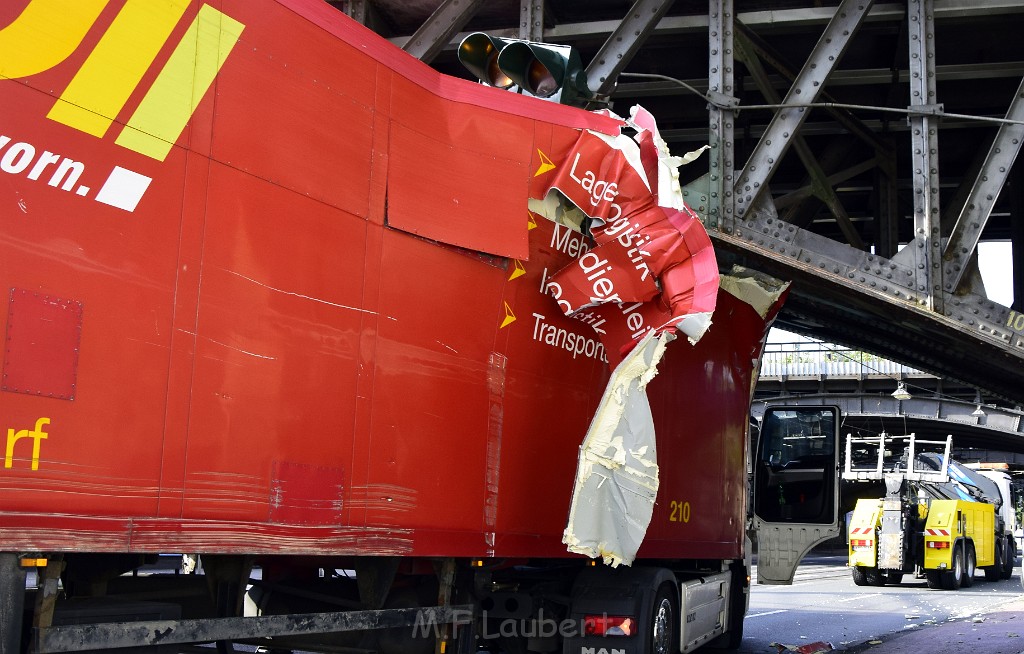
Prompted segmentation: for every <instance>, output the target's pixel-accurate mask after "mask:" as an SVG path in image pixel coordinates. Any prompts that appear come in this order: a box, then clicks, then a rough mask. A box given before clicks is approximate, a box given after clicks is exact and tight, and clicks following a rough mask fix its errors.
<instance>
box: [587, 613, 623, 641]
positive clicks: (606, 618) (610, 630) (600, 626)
mask: <svg viewBox="0 0 1024 654" xmlns="http://www.w3.org/2000/svg"><path fill="white" fill-rule="evenodd" d="M635 633H636V620H634V619H633V618H631V617H628V616H625V615H588V616H586V617H584V618H583V635H584V636H632V635H633V634H635Z"/></svg>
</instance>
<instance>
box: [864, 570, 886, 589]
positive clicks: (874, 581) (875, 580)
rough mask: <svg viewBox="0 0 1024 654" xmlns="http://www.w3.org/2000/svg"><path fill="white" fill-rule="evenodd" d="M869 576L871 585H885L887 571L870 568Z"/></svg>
mask: <svg viewBox="0 0 1024 654" xmlns="http://www.w3.org/2000/svg"><path fill="white" fill-rule="evenodd" d="M866 575H867V578H868V585H869V586H884V585H885V573H882V572H879V571H878V568H868V569H867V573H866Z"/></svg>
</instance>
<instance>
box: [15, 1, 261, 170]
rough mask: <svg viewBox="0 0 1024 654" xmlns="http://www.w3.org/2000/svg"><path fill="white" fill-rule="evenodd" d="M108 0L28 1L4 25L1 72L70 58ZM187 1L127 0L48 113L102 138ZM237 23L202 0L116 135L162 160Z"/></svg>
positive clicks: (28, 70)
mask: <svg viewBox="0 0 1024 654" xmlns="http://www.w3.org/2000/svg"><path fill="white" fill-rule="evenodd" d="M107 3H108V0H74V1H72V2H69V1H67V0H31V1H30V2H29V3H28V6H26V7H25V10H24V11H23V12H22V13H21V15H20V16H18V18H16V19H15V20H14V22H13V23H11V24H10V25H8V26H7V27H5V28H3V29H2V30H0V79H2V78H9V79H16V78H21V77H28V76H30V75H35V74H36V73H41V72H43V71H45V70H49V69H51V68H53V67H54V66H56V65H58V64H60V63H61V62H63V61H64V60H65V59H67V58H68V57H69V56H70V55H71V54H72V53H73V52H74V51H75V50H77V49H78V47H79V46H80V45H81V43H82V40H83V39H84V38H85V36H86V34H87V33H88V32H89V30H90V29H91V28H92V26H93V25H94V24H95V22H96V20H97V19H98V18H99V15H100V13H101V12H102V11H103V9H104V8H105V7H106V5H107ZM189 4H190V2H189V0H166V1H165V2H152V1H150V0H126V2H125V4H124V6H123V7H122V8H121V10H120V11H119V12H118V13H117V16H115V17H114V19H113V21H112V22H111V24H110V26H109V27H108V28H107V30H106V32H104V33H103V35H102V36H101V37H100V39H99V41H98V42H97V43H96V46H95V47H94V48H93V50H92V52H90V53H89V56H88V58H87V59H86V60H85V62H84V63H83V64H82V67H81V68H79V69H78V72H77V73H76V74H75V76H74V77H73V78H72V80H71V82H70V83H69V84H68V86H67V88H65V89H64V92H63V93H62V94H61V96H60V98H58V99H57V101H56V103H55V104H54V105H53V107H52V108H51V109H50V112H49V113H48V114H47V118H49V119H51V120H55V121H57V122H59V123H62V124H64V125H67V126H68V127H72V128H74V129H77V130H79V131H82V132H85V133H87V134H92V135H93V136H96V137H98V138H103V137H104V135H105V134H106V133H107V130H108V129H109V128H110V126H111V124H112V123H113V122H114V119H115V118H116V117H117V115H118V113H120V111H121V110H122V109H123V108H124V106H125V103H127V101H128V98H129V97H130V96H131V94H132V93H133V92H134V91H135V89H136V88H137V87H138V85H139V83H140V82H141V80H142V77H143V75H145V73H146V72H147V71H148V70H149V68H150V67H151V66H152V64H153V61H154V60H155V59H156V57H157V54H158V53H159V52H160V50H161V49H162V48H163V46H164V44H165V43H166V42H167V39H168V38H169V37H170V34H171V32H172V31H173V30H174V28H175V26H176V25H177V24H178V22H179V21H180V20H181V17H182V16H183V15H184V13H185V10H186V9H187V8H188V6H189ZM244 28H245V26H244V25H242V24H241V23H240V22H238V21H236V20H235V19H233V18H231V17H230V16H227V15H225V14H223V13H221V12H219V11H217V10H216V9H214V8H212V7H210V6H209V5H203V6H202V7H201V8H200V9H199V12H198V13H197V14H196V16H195V18H194V19H193V21H192V24H191V25H190V26H189V28H188V30H187V31H186V32H185V35H184V36H182V38H181V40H180V41H179V42H178V44H177V45H176V46H175V48H174V51H173V52H172V53H171V55H170V57H169V58H168V59H167V62H166V63H165V64H164V66H163V68H162V69H161V70H160V72H159V73H158V75H157V77H156V81H154V82H153V85H152V86H151V87H150V88H149V90H148V91H147V92H146V94H145V96H144V97H143V98H142V101H141V102H140V103H139V106H138V107H136V109H135V112H134V113H133V114H132V116H131V117H130V118H129V119H128V122H127V124H126V125H125V126H124V128H123V129H122V130H121V132H120V134H118V136H117V138H116V139H115V142H116V143H117V144H118V145H120V146H122V147H125V148H128V149H129V150H133V151H135V152H138V153H140V154H144V155H146V156H148V157H152V158H153V159H156V160H158V161H163V160H164V159H165V158H166V157H167V154H168V153H169V152H170V150H171V147H172V146H173V145H174V142H175V141H177V140H178V137H179V136H181V133H182V131H184V129H185V125H186V124H187V123H188V121H189V120H190V119H191V117H192V114H193V112H194V111H195V109H196V107H197V106H198V104H199V101H200V100H201V99H202V98H203V96H204V95H205V94H206V92H207V91H208V90H209V88H210V86H211V85H212V84H213V80H214V78H216V76H217V73H218V72H220V69H221V67H222V66H223V65H224V61H225V60H226V59H227V57H228V55H229V54H230V53H231V50H232V48H233V47H234V46H235V44H236V43H237V42H238V38H239V36H241V34H242V30H243V29H244Z"/></svg>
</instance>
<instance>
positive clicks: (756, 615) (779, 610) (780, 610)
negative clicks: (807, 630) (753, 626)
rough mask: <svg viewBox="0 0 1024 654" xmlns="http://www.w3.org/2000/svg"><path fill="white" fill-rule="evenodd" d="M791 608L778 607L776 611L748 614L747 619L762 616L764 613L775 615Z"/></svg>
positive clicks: (786, 611)
mask: <svg viewBox="0 0 1024 654" xmlns="http://www.w3.org/2000/svg"><path fill="white" fill-rule="evenodd" d="M788 612H789V609H778V610H776V611H765V612H764V613H755V614H754V615H748V616H747V620H749V619H750V618H760V617H761V616H762V615H775V614H776V613H788Z"/></svg>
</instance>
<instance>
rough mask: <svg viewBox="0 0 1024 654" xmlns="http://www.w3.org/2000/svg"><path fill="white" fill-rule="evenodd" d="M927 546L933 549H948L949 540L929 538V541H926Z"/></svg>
mask: <svg viewBox="0 0 1024 654" xmlns="http://www.w3.org/2000/svg"><path fill="white" fill-rule="evenodd" d="M927 546H928V547H930V548H932V549H933V550H948V549H949V541H948V540H930V541H928V543H927Z"/></svg>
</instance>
